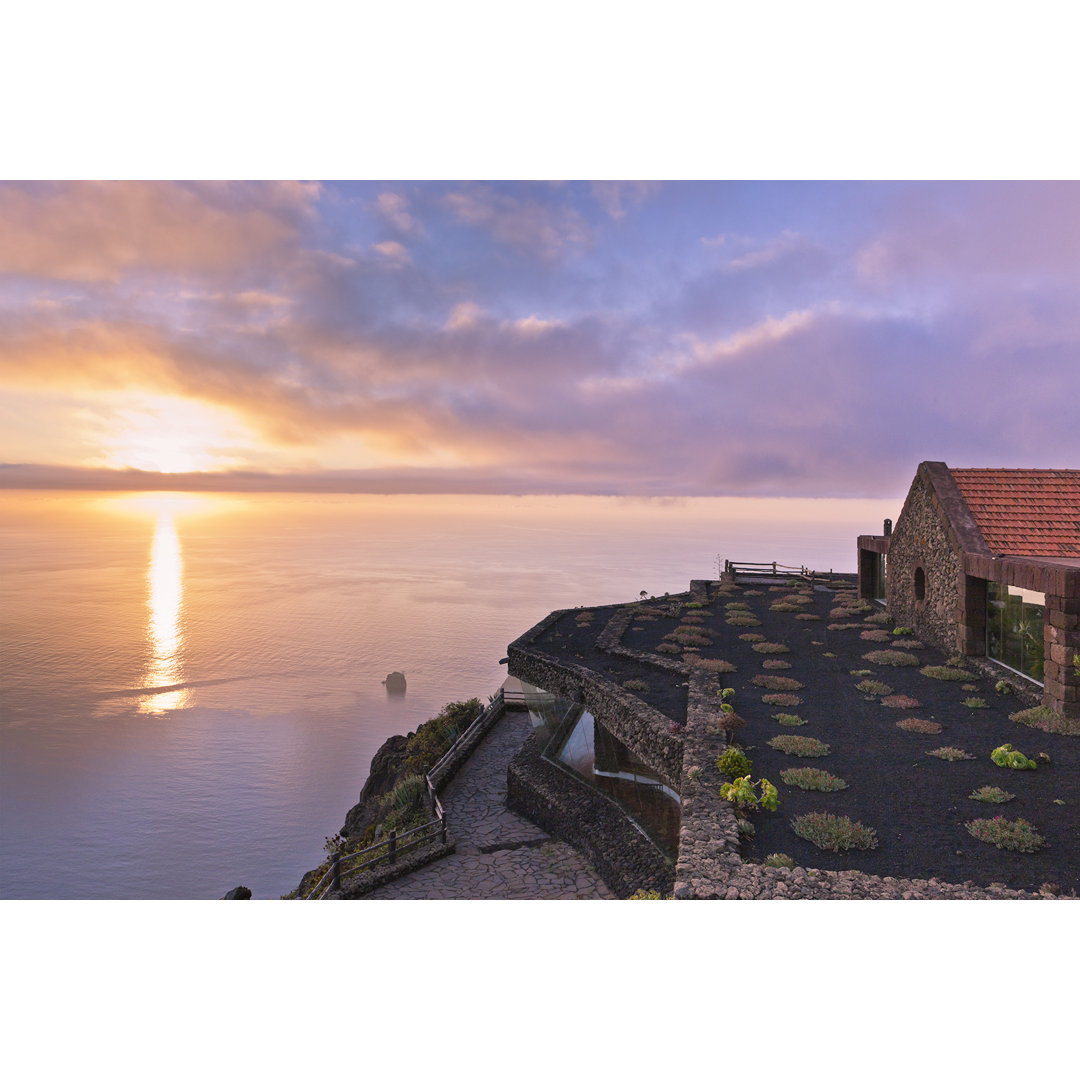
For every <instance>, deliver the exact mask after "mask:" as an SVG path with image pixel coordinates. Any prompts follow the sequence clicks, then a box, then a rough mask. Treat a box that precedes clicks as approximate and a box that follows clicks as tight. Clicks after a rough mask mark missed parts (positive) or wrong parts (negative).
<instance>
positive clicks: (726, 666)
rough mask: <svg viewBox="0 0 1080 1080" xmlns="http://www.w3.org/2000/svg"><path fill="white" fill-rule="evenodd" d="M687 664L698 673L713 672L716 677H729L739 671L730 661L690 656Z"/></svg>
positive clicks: (687, 658)
mask: <svg viewBox="0 0 1080 1080" xmlns="http://www.w3.org/2000/svg"><path fill="white" fill-rule="evenodd" d="M686 664H687V666H688V667H691V668H694V669H695V670H697V671H711V672H712V673H713V674H714V675H729V674H730V673H731V672H733V671H736V670H737V669H736V667H735V665H734V664H733V663H731V662H730V661H729V660H711V659H709V658H708V657H705V656H688V657H686Z"/></svg>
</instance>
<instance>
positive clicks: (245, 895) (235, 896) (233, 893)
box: [221, 885, 251, 900]
mask: <svg viewBox="0 0 1080 1080" xmlns="http://www.w3.org/2000/svg"><path fill="white" fill-rule="evenodd" d="M221 899H222V900H250V899H251V890H250V889H249V888H248V887H247V886H246V885H237V886H236V888H235V889H230V890H229V891H228V892H227V893H226V894H225V895H224V896H223V897H222V898H221Z"/></svg>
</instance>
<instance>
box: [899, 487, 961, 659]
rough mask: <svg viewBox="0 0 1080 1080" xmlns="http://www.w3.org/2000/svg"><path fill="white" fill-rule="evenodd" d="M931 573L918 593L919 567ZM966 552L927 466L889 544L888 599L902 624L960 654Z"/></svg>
mask: <svg viewBox="0 0 1080 1080" xmlns="http://www.w3.org/2000/svg"><path fill="white" fill-rule="evenodd" d="M919 567H921V568H922V570H923V573H924V574H925V575H926V595H925V599H924V600H922V601H918V600H916V597H915V571H916V569H917V568H919ZM961 577H962V563H961V554H960V552H959V551H957V550H956V549H955V548H954V546H953V543H952V541H951V539H950V537H949V535H948V532H947V530H946V528H945V525H944V523H943V522H942V520H941V514H940V511H939V510H938V508H937V506H936V505H935V499H934V493H933V491H932V490H931V489H930V488H929V486H928V485H927V483H926V481H925V480H924V478H923V476H922V474H921V472H920V474H919V475H917V476H916V478H915V481H914V482H913V483H912V485H911V491H910V492H909V493H908V497H907V501H906V502H905V503H904V509H903V511H902V512H901V514H900V517H899V519H898V520H897V523H896V528H895V530H894V531H893V534H892V538H891V541H890V544H889V573H888V578H887V589H888V595H887V601H888V608H889V614H890V615H892V617H893V618H894V619H895V620H896V623H897V625H898V626H910V627H911V628H912V629H913V630H914V631H915V633H916V635H917V636H918V637H920V638H921V639H922V640H923V641H927V642H931V643H933V644H934V645H937V646H938V647H939V648H940V649H942V650H943V651H944V652H946V653H951V654H956V653H957V652H958V651H959V649H960V644H959V641H958V631H957V627H958V623H959V596H958V587H959V582H960V579H961Z"/></svg>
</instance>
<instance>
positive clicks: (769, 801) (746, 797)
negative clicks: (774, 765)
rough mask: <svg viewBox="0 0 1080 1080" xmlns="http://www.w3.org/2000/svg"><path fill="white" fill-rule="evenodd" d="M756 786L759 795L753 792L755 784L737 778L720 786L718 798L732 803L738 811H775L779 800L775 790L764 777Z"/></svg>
mask: <svg viewBox="0 0 1080 1080" xmlns="http://www.w3.org/2000/svg"><path fill="white" fill-rule="evenodd" d="M756 786H757V787H758V788H759V789H760V792H761V793H760V795H759V794H758V793H757V792H756V791H754V787H755V782H754V781H753V780H751V779H750V777H749V776H737V777H735V779H734V780H732V781H731V783H730V784H722V785H721V786H720V798H721V799H727V801H728V802H729V803H734V804H735V806H736V808H737V809H739V810H775V809H776V807H777V805H778V799H779V794H778V792H777V790H776V788H775V787H773V785H772V784H770V783H769V781H768V780H766V779H765V778H764V777H762V779H760V780H758V781H757V782H756ZM751 835H752V834H751Z"/></svg>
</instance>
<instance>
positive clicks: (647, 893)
mask: <svg viewBox="0 0 1080 1080" xmlns="http://www.w3.org/2000/svg"><path fill="white" fill-rule="evenodd" d="M626 899H627V900H663V897H662V896H661V895H660V894H659V893H658V892H657V891H656V890H655V889H638V891H637V892H636V893H633V894H631V895H630V896H628V897H627V898H626Z"/></svg>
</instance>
